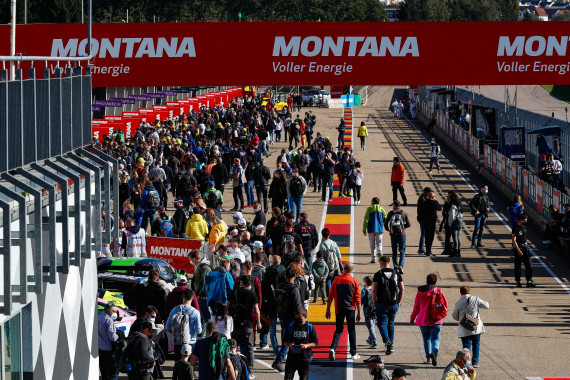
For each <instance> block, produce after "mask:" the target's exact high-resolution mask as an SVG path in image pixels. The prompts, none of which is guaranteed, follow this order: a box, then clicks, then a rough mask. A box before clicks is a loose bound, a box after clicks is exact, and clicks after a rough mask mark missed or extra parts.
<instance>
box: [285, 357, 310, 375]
mask: <svg viewBox="0 0 570 380" xmlns="http://www.w3.org/2000/svg"><path fill="white" fill-rule="evenodd" d="M310 369H311V361H310V360H287V363H286V364H285V377H284V380H293V378H294V377H295V372H298V373H299V380H309V370H310Z"/></svg>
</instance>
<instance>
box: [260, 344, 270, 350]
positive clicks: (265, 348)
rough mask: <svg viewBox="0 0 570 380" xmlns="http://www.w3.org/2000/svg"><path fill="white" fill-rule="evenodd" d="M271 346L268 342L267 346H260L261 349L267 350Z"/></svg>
mask: <svg viewBox="0 0 570 380" xmlns="http://www.w3.org/2000/svg"><path fill="white" fill-rule="evenodd" d="M268 348H269V345H268V344H266V345H265V346H260V347H259V349H260V350H267V349H268Z"/></svg>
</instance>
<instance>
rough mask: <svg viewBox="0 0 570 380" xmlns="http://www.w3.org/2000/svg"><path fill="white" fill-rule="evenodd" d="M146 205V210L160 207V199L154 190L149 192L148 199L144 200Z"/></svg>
mask: <svg viewBox="0 0 570 380" xmlns="http://www.w3.org/2000/svg"><path fill="white" fill-rule="evenodd" d="M146 205H147V207H148V208H157V207H158V206H160V198H159V196H158V192H157V191H156V190H150V191H149V192H148V198H147V200H146Z"/></svg>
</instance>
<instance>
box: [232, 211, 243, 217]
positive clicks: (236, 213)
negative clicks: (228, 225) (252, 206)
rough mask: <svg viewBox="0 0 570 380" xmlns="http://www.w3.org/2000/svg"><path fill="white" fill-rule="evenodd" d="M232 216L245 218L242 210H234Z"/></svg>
mask: <svg viewBox="0 0 570 380" xmlns="http://www.w3.org/2000/svg"><path fill="white" fill-rule="evenodd" d="M232 218H235V219H241V218H243V214H242V213H241V212H239V211H238V212H234V213H233V214H232Z"/></svg>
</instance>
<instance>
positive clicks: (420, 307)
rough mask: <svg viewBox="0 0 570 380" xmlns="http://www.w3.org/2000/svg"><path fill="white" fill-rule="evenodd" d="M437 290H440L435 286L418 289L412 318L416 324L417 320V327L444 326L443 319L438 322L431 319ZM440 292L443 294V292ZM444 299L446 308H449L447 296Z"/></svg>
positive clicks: (411, 320) (424, 286)
mask: <svg viewBox="0 0 570 380" xmlns="http://www.w3.org/2000/svg"><path fill="white" fill-rule="evenodd" d="M435 289H438V288H437V287H436V286H434V285H423V286H420V287H419V288H418V293H417V294H416V301H415V302H414V310H413V311H412V315H411V316H410V322H414V320H415V321H416V325H418V326H433V325H441V324H443V319H439V320H437V321H434V320H432V319H431V299H432V295H433V292H434V291H435ZM438 290H439V291H440V292H441V293H442V294H443V290H441V289H438ZM443 299H444V303H445V306H446V307H447V305H448V304H447V298H446V297H445V294H443ZM416 317H417V319H416Z"/></svg>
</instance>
